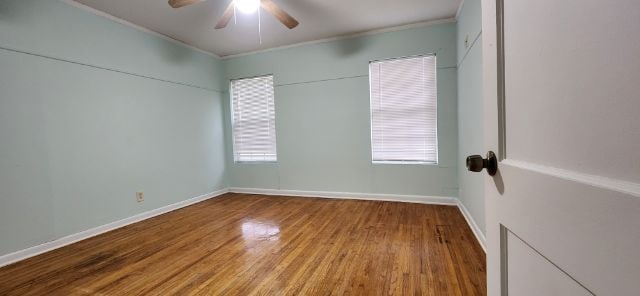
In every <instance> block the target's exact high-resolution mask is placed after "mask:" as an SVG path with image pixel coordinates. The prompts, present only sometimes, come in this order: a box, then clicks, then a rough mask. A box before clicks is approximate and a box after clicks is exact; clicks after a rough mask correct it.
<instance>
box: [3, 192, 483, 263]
mask: <svg viewBox="0 0 640 296" xmlns="http://www.w3.org/2000/svg"><path fill="white" fill-rule="evenodd" d="M227 192H235V193H247V194H263V195H281V196H301V197H321V198H335V199H359V200H378V201H396V202H410V203H421V204H437V205H451V206H457V207H458V208H460V211H461V212H462V215H463V216H464V218H465V219H466V220H467V223H468V224H469V227H470V228H471V230H472V231H473V233H474V234H475V236H476V239H477V240H478V243H480V246H482V249H483V250H485V252H486V238H485V236H484V233H483V232H482V231H481V230H480V228H479V227H478V225H477V224H476V223H475V220H474V219H473V217H472V216H471V214H470V213H469V211H468V210H467V208H466V207H465V206H464V205H463V204H462V203H461V202H460V201H459V200H458V199H457V198H455V197H445V196H422V195H400V194H381V193H353V192H332V191H301V190H277V189H258V188H236V187H232V188H225V189H221V190H218V191H215V192H211V193H208V194H204V195H201V196H197V197H194V198H190V199H187V200H183V201H180V202H177V203H174V204H170V205H167V206H164V207H161V208H157V209H153V210H150V211H147V212H144V213H140V214H137V215H135V216H131V217H128V218H125V219H122V220H118V221H115V222H111V223H108V224H105V225H101V226H98V227H95V228H91V229H88V230H85V231H82V232H78V233H75V234H71V235H68V236H65V237H62V238H59V239H56V240H53V241H50V242H46V243H44V244H41V245H37V246H34V247H30V248H27V249H24V250H20V251H17V252H13V253H10V254H6V255H2V256H0V267H3V266H6V265H9V264H11V263H15V262H18V261H21V260H24V259H27V258H31V257H33V256H36V255H40V254H42V253H46V252H49V251H52V250H55V249H58V248H61V247H64V246H66V245H70V244H73V243H75V242H78V241H81V240H85V239H88V238H90V237H94V236H96V235H100V234H102V233H105V232H108V231H111V230H114V229H118V228H120V227H124V226H127V225H130V224H133V223H136V222H140V221H142V220H146V219H149V218H153V217H155V216H158V215H162V214H164V213H167V212H171V211H174V210H177V209H180V208H184V207H186V206H190V205H192V204H195V203H199V202H201V201H205V200H207V199H210V198H214V197H216V196H220V195H222V194H225V193H227Z"/></svg>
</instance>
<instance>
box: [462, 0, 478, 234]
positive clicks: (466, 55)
mask: <svg viewBox="0 0 640 296" xmlns="http://www.w3.org/2000/svg"><path fill="white" fill-rule="evenodd" d="M481 15H482V12H481V7H480V0H465V1H464V6H463V8H462V11H461V12H460V15H459V17H458V24H457V35H458V36H457V44H458V45H457V47H458V118H459V126H458V137H459V142H458V147H459V152H458V159H460V160H461V161H460V162H459V166H458V180H459V182H460V200H461V201H462V203H463V204H464V205H465V207H466V208H467V209H468V210H469V212H470V213H471V215H472V216H473V218H474V220H475V221H476V223H477V224H478V227H480V229H481V230H482V231H485V215H484V177H483V175H482V174H478V173H472V172H469V171H467V168H466V167H465V163H464V162H463V161H462V160H463V159H465V158H466V157H467V156H468V155H472V154H481V155H484V153H485V151H484V146H483V145H484V142H483V137H484V133H483V124H484V121H483V120H484V119H483V112H482V110H483V105H482V21H481ZM465 38H466V39H467V40H468V46H467V47H465V42H464V41H465Z"/></svg>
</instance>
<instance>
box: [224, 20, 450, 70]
mask: <svg viewBox="0 0 640 296" xmlns="http://www.w3.org/2000/svg"><path fill="white" fill-rule="evenodd" d="M455 22H456V19H455V18H453V17H450V18H444V19H437V20H431V21H424V22H417V23H411V24H407V25H401V26H395V27H388V28H382V29H374V30H369V31H362V32H357V33H352V34H345V35H340V36H336V37H329V38H322V39H316V40H311V41H304V42H300V43H294V44H289V45H283V46H278V47H271V48H265V49H260V50H255V51H250V52H245V53H239V54H232V55H225V56H221V57H220V58H221V59H222V60H228V59H233V58H238V57H243V56H248V55H253V54H259V53H265V52H270V51H276V50H282V49H288V48H294V47H300V46H305V45H312V44H318V43H325V42H331V41H338V40H344V39H352V38H357V37H362V36H369V35H375V34H382V33H388V32H396V31H402V30H408V29H415V28H423V27H429V26H435V25H440V24H448V23H455Z"/></svg>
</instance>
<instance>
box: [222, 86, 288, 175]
mask: <svg viewBox="0 0 640 296" xmlns="http://www.w3.org/2000/svg"><path fill="white" fill-rule="evenodd" d="M269 76H270V77H272V82H273V85H272V88H273V122H274V129H273V130H274V132H275V133H276V135H275V136H274V137H275V141H274V142H275V145H276V147H275V151H276V153H275V155H276V159H275V160H239V159H237V157H236V156H237V154H236V141H235V123H236V122H235V116H234V113H235V112H234V108H233V82H234V81H238V80H246V79H254V78H262V77H269ZM229 111H230V112H229V115H230V119H231V122H230V124H231V149H232V151H231V153H232V154H233V155H232V156H233V162H234V163H237V164H277V163H278V136H277V132H276V126H277V125H276V84H275V75H274V74H263V75H255V76H248V77H240V78H233V79H229Z"/></svg>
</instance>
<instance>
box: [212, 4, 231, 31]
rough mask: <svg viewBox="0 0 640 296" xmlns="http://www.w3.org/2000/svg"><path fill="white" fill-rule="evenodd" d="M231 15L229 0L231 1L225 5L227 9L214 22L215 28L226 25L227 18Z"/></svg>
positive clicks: (229, 18)
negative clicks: (216, 21) (215, 22)
mask: <svg viewBox="0 0 640 296" xmlns="http://www.w3.org/2000/svg"><path fill="white" fill-rule="evenodd" d="M232 16H233V1H231V3H229V6H227V9H225V10H224V13H223V14H222V16H221V17H220V20H219V21H218V23H217V24H216V29H222V28H224V27H226V26H227V24H228V23H229V20H231V17H232Z"/></svg>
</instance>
